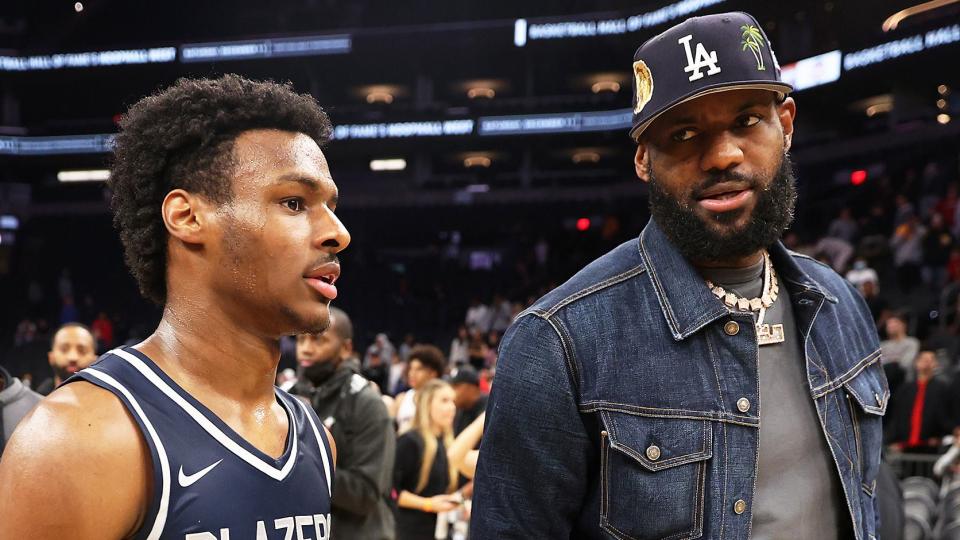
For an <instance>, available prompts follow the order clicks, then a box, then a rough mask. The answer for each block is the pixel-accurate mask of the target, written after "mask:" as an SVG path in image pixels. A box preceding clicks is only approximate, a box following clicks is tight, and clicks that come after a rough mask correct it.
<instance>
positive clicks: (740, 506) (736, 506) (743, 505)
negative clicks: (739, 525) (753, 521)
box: [733, 499, 747, 514]
mask: <svg viewBox="0 0 960 540" xmlns="http://www.w3.org/2000/svg"><path fill="white" fill-rule="evenodd" d="M733 511H734V512H736V513H737V514H742V513H744V512H746V511H747V502H746V501H744V500H743V499H738V500H737V502H735V503H733Z"/></svg>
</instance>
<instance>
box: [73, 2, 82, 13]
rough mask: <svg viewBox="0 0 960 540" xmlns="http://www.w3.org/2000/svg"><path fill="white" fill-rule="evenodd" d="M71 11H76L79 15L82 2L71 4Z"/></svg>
mask: <svg viewBox="0 0 960 540" xmlns="http://www.w3.org/2000/svg"><path fill="white" fill-rule="evenodd" d="M73 10H74V11H76V12H77V13H80V12H81V11H83V2H77V3H75V4H73Z"/></svg>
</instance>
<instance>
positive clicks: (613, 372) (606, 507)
mask: <svg viewBox="0 0 960 540" xmlns="http://www.w3.org/2000/svg"><path fill="white" fill-rule="evenodd" d="M633 72H634V79H635V80H634V126H633V129H632V130H631V136H632V137H633V138H634V140H635V141H636V142H637V145H638V147H637V154H636V160H635V161H636V170H637V175H638V176H639V177H640V178H641V179H642V180H643V181H645V182H647V183H648V185H649V188H650V208H651V214H652V219H651V221H650V223H649V224H648V225H647V226H646V228H645V229H644V230H643V232H642V233H641V234H640V237H639V238H638V239H636V240H632V241H629V242H627V243H625V244H623V245H621V246H620V247H618V248H616V249H614V250H613V251H611V252H610V253H608V254H606V255H604V256H603V257H601V258H600V259H598V260H597V261H595V262H593V263H591V264H590V265H588V266H587V267H586V268H584V269H583V270H582V271H580V272H579V273H578V274H577V275H575V276H574V277H573V278H571V279H570V280H569V281H568V282H567V283H565V284H564V285H562V286H560V287H559V288H558V289H556V290H554V291H552V292H551V293H549V294H547V295H546V296H545V297H543V298H542V299H540V300H539V301H537V302H536V303H535V304H534V305H533V306H532V307H531V308H529V309H528V310H527V311H525V312H523V313H522V314H521V315H520V316H518V318H517V319H516V321H515V322H514V324H513V326H512V327H511V328H510V329H509V330H508V332H507V334H506V335H505V336H504V339H503V342H502V346H501V353H500V359H499V362H498V369H497V377H496V382H495V384H494V385H493V393H492V396H491V399H490V404H489V406H488V409H487V420H486V423H487V425H486V432H485V434H484V437H483V442H482V446H481V449H480V460H479V465H478V469H477V476H476V491H475V499H474V506H473V523H472V531H471V536H472V537H473V538H477V539H484V540H485V539H488V538H517V539H519V538H523V539H541V538H542V539H550V540H559V539H568V538H576V539H581V538H587V539H600V538H617V539H645V540H646V539H672V540H679V539H688V538H717V539H719V538H730V539H734V538H748V537H752V538H816V539H829V538H856V539H858V540H868V539H873V538H875V536H876V534H877V533H876V531H877V524H878V521H879V516H878V515H877V504H876V498H875V489H876V478H877V470H878V467H879V463H880V450H881V416H882V415H883V413H884V411H885V409H886V406H887V398H888V397H889V391H888V389H887V384H886V380H885V379H884V375H883V370H882V368H881V364H880V350H879V349H880V347H879V343H878V339H877V335H876V331H875V328H874V326H873V321H872V318H871V316H870V312H869V311H868V309H867V307H866V305H865V303H864V301H863V299H862V298H861V297H860V296H859V294H858V293H857V292H856V291H855V290H854V289H853V287H851V286H850V285H849V284H848V283H847V282H846V281H844V280H843V279H842V278H841V277H840V276H838V275H837V274H836V273H834V272H833V271H832V270H831V269H830V268H828V267H827V266H825V265H822V264H820V263H818V262H816V261H814V260H811V259H809V258H807V257H804V256H802V255H798V254H796V253H792V252H789V251H787V250H786V249H785V248H784V247H783V245H782V244H781V243H780V242H779V241H778V238H779V237H780V235H781V233H782V232H783V231H784V230H785V229H786V228H787V226H788V225H789V224H790V222H791V220H792V217H793V210H794V203H795V202H796V187H795V180H794V176H793V171H792V167H791V164H790V160H789V157H788V151H789V149H790V142H791V137H792V135H793V120H794V116H795V114H796V104H795V103H794V101H793V99H792V98H790V97H787V96H788V94H789V92H790V91H791V90H792V88H791V87H790V86H789V85H787V84H785V83H783V82H782V81H781V80H780V68H779V66H778V65H777V61H776V58H775V57H774V55H773V51H772V50H771V49H770V45H769V43H768V42H767V38H766V36H765V35H764V33H763V31H762V30H761V29H760V25H759V24H758V23H757V22H756V20H755V19H754V18H753V17H751V16H750V15H747V14H745V13H725V14H720V15H711V16H706V17H697V18H692V19H689V20H687V21H685V22H683V23H681V24H679V25H677V26H675V27H673V28H671V29H669V30H667V31H666V32H664V33H662V34H660V35H658V36H655V37H653V38H652V39H650V40H649V41H647V42H646V43H644V44H643V45H642V46H641V47H640V48H639V49H638V50H637V53H636V55H635V57H634V64H633Z"/></svg>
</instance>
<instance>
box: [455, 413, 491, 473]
mask: <svg viewBox="0 0 960 540" xmlns="http://www.w3.org/2000/svg"><path fill="white" fill-rule="evenodd" d="M485 418H486V413H481V414H480V416H478V417H477V418H476V419H475V420H474V421H473V422H472V423H471V424H470V425H468V426H467V427H466V428H464V429H463V430H462V431H461V432H460V434H459V435H457V438H456V439H454V440H453V444H452V445H451V446H450V448H449V449H448V450H447V458H448V459H450V462H451V463H452V464H453V466H454V467H456V468H457V470H458V471H460V474H462V475H463V476H464V477H466V478H468V479H472V478H473V477H474V475H475V473H476V472H477V457H478V456H479V454H480V452H479V450H477V448H478V447H479V446H480V438H481V437H482V436H483V422H484V420H485Z"/></svg>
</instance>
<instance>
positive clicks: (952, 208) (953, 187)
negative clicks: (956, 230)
mask: <svg viewBox="0 0 960 540" xmlns="http://www.w3.org/2000/svg"><path fill="white" fill-rule="evenodd" d="M957 208H958V207H957V184H956V183H951V184H950V185H948V186H947V194H946V195H944V196H943V198H942V199H940V200H939V201H937V204H936V205H935V206H934V207H933V211H934V212H935V215H939V216H940V218H941V220H942V221H943V224H944V226H945V227H946V228H947V229H948V230H950V231H952V230H953V227H954V225H955V224H956V215H957ZM954 236H956V235H954Z"/></svg>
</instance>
